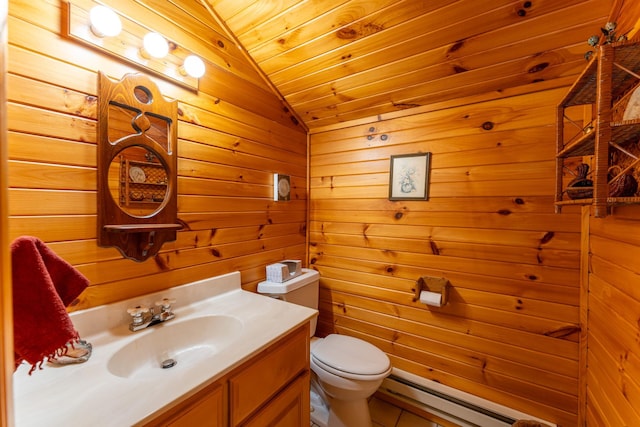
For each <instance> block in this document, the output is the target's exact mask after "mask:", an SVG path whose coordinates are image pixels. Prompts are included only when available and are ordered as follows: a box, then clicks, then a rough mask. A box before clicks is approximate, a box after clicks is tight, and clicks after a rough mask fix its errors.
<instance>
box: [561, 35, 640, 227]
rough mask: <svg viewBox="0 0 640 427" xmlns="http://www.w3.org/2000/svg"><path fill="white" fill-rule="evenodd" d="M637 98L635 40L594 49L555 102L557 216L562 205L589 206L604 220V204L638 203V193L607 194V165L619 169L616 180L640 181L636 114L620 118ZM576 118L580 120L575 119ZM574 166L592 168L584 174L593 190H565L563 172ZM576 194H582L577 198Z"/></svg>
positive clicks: (638, 49) (639, 77)
mask: <svg viewBox="0 0 640 427" xmlns="http://www.w3.org/2000/svg"><path fill="white" fill-rule="evenodd" d="M636 90H637V91H638V93H637V94H635V92H636ZM639 94H640V42H638V41H629V42H621V43H613V44H607V45H603V46H599V47H598V48H597V52H596V54H595V55H593V57H592V58H591V60H590V61H589V62H588V63H587V66H586V67H585V69H584V70H583V71H582V73H581V74H580V76H579V77H578V79H577V80H576V82H575V83H574V84H573V85H572V86H571V88H570V89H569V91H568V92H567V94H566V95H565V97H564V98H563V99H562V100H561V101H560V103H559V104H558V108H557V133H556V197H555V206H556V212H560V211H561V209H562V206H565V205H593V206H594V216H596V217H603V216H606V215H607V213H608V207H609V206H612V205H617V204H628V203H640V197H636V195H638V196H640V194H634V195H633V196H632V197H611V196H610V194H609V188H610V184H611V183H610V180H611V177H610V176H609V174H610V169H611V167H612V166H616V167H618V168H619V170H621V171H622V172H621V175H622V176H617V177H616V178H615V179H620V178H621V177H623V178H625V179H632V180H635V181H637V182H640V170H637V169H640V144H639V142H640V141H639V140H640V113H639V115H638V117H631V118H629V117H627V118H626V119H624V115H625V114H624V113H625V110H626V109H627V108H629V107H628V105H630V104H631V100H632V99H634V97H637V96H638V95H639ZM634 102H635V101H634ZM576 108H579V110H576ZM568 110H569V112H568ZM576 112H578V113H579V114H576ZM578 115H580V116H581V117H582V118H581V119H576V118H575V117H576V116H578ZM576 163H585V164H588V165H590V166H592V168H593V171H592V172H591V173H590V176H589V178H590V179H591V180H592V181H593V187H592V188H586V187H578V188H568V183H567V179H568V178H569V175H568V174H567V173H566V172H567V171H570V170H571V169H570V167H569V165H575V164H576ZM626 175H629V177H627V176H626ZM587 190H591V192H592V194H589V193H588V192H587ZM579 191H581V192H582V193H581V195H579V196H576V195H575V194H576V193H577V192H579ZM617 194H620V193H617ZM623 194H625V193H623ZM580 197H584V198H580Z"/></svg>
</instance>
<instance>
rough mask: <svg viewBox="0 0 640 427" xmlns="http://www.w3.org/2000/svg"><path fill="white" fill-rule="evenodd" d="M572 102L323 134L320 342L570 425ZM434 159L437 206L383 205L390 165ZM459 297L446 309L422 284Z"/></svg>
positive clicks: (574, 286) (574, 349)
mask: <svg viewBox="0 0 640 427" xmlns="http://www.w3.org/2000/svg"><path fill="white" fill-rule="evenodd" d="M564 91H565V89H555V88H549V90H545V91H540V92H536V93H532V94H520V95H519V94H514V95H513V96H507V95H506V94H505V95H503V97H502V98H501V99H494V100H486V101H479V100H478V99H466V100H465V99H462V100H457V101H455V102H451V103H449V104H447V105H438V106H433V107H430V108H431V109H429V108H425V109H424V112H419V109H417V110H411V111H410V112H406V113H404V114H397V115H396V116H395V117H391V118H388V119H387V118H385V117H381V118H380V117H379V118H372V119H371V120H370V121H368V122H367V121H366V120H362V121H359V122H357V123H353V124H347V125H345V126H341V127H339V126H336V127H334V128H329V129H321V130H318V131H315V130H313V129H312V131H311V137H310V152H311V160H310V179H311V182H310V204H311V212H310V224H309V230H310V249H309V256H310V264H311V265H313V267H314V268H316V269H318V270H319V272H320V274H321V310H320V322H319V328H320V334H321V335H324V334H327V333H331V332H334V331H337V332H339V333H345V334H348V335H353V336H357V337H360V338H363V339H365V340H367V341H369V342H371V343H373V344H375V345H377V346H378V347H379V348H381V349H382V350H384V351H385V352H386V353H387V354H389V356H390V357H391V360H392V362H393V365H394V366H395V367H397V368H400V369H403V370H406V371H409V372H412V373H414V374H417V375H419V376H422V377H425V378H428V379H431V380H435V381H438V382H440V383H443V384H446V385H449V386H452V387H454V388H457V389H460V390H464V391H466V392H469V393H472V394H475V395H478V396H481V397H484V398H486V399H489V400H492V401H494V402H498V403H500V404H503V405H506V406H509V407H512V408H516V409H518V410H521V411H523V412H525V413H529V414H531V415H535V416H538V417H541V418H543V419H547V420H550V421H553V422H556V423H558V424H559V425H561V426H565V427H571V426H575V425H576V423H577V394H578V370H579V369H578V368H579V366H578V364H579V362H578V356H579V352H578V338H579V307H578V305H579V277H580V271H579V267H580V211H579V210H576V209H565V210H563V214H562V215H558V214H554V209H553V193H554V183H553V176H554V155H555V153H554V123H555V122H554V121H555V117H554V111H555V105H556V102H557V100H559V98H560V97H561V95H562V94H563V93H564ZM417 152H431V153H432V162H431V167H432V170H431V177H430V187H429V192H430V198H429V200H428V201H389V200H388V181H389V156H391V155H396V154H409V153H417ZM422 275H431V276H443V277H446V278H447V279H449V281H450V283H451V285H452V292H451V297H450V303H449V304H448V305H447V306H445V307H442V308H434V307H427V306H425V305H422V304H419V303H414V302H412V297H413V292H412V289H413V288H414V285H415V282H416V280H417V279H418V278H419V277H420V276H422Z"/></svg>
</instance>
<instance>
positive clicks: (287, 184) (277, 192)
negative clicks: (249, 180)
mask: <svg viewBox="0 0 640 427" xmlns="http://www.w3.org/2000/svg"><path fill="white" fill-rule="evenodd" d="M273 200H275V201H286V200H291V178H290V177H289V175H283V174H280V173H274V174H273Z"/></svg>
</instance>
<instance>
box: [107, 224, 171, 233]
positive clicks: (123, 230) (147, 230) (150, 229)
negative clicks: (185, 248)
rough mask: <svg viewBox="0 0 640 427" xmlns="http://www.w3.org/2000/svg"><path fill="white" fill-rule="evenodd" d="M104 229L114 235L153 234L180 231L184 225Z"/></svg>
mask: <svg viewBox="0 0 640 427" xmlns="http://www.w3.org/2000/svg"><path fill="white" fill-rule="evenodd" d="M103 228H104V229H105V230H106V231H109V232H112V233H151V232H154V231H163V230H180V229H181V228H182V224H107V225H104V226H103Z"/></svg>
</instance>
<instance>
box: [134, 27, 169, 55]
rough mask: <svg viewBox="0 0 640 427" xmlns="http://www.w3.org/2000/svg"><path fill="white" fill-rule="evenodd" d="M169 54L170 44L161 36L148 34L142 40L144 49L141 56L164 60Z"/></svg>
mask: <svg viewBox="0 0 640 427" xmlns="http://www.w3.org/2000/svg"><path fill="white" fill-rule="evenodd" d="M167 53H169V42H167V39H165V38H164V37H163V36H162V35H161V34H158V33H147V34H146V35H145V36H144V39H143V40H142V49H141V51H140V54H141V55H142V56H143V57H145V58H149V57H150V56H153V57H154V58H164V57H165V56H167Z"/></svg>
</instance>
